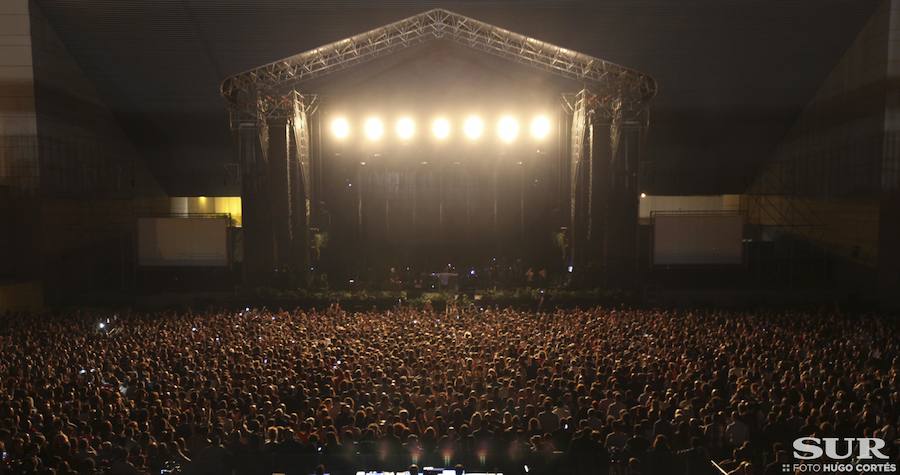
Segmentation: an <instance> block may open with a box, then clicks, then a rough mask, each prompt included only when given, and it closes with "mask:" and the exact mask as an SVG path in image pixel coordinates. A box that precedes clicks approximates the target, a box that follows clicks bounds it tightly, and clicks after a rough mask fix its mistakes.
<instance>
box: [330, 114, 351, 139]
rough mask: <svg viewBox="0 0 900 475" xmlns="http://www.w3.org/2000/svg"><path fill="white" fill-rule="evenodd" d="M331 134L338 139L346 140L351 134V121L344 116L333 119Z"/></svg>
mask: <svg viewBox="0 0 900 475" xmlns="http://www.w3.org/2000/svg"><path fill="white" fill-rule="evenodd" d="M331 134H332V135H334V137H335V138H336V139H338V140H344V139H346V138H347V137H349V136H350V122H347V119H345V118H343V117H338V118H336V119H334V120H332V121H331Z"/></svg>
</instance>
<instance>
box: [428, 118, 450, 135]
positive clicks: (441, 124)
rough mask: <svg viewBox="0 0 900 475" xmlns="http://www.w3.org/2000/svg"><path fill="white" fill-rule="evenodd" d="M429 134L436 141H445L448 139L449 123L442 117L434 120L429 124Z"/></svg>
mask: <svg viewBox="0 0 900 475" xmlns="http://www.w3.org/2000/svg"><path fill="white" fill-rule="evenodd" d="M431 133H432V134H433V135H434V138H436V139H438V140H447V137H450V121H449V120H447V119H445V118H443V117H438V118H437V119H434V122H432V123H431Z"/></svg>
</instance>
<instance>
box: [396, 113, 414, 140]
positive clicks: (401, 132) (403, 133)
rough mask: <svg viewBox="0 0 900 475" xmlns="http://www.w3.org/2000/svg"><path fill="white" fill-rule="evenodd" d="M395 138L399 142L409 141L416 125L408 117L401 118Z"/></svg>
mask: <svg viewBox="0 0 900 475" xmlns="http://www.w3.org/2000/svg"><path fill="white" fill-rule="evenodd" d="M396 132H397V137H400V140H409V139H411V138H413V135H415V134H416V123H415V121H413V120H412V118H410V117H401V118H400V119H399V120H398V121H397V126H396Z"/></svg>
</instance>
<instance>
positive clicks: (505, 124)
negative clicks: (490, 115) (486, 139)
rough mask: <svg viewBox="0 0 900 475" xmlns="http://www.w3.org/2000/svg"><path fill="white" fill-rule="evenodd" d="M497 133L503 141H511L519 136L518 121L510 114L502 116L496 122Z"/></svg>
mask: <svg viewBox="0 0 900 475" xmlns="http://www.w3.org/2000/svg"><path fill="white" fill-rule="evenodd" d="M497 135H498V136H500V140H502V141H503V142H505V143H512V142H513V141H514V140H516V137H518V136H519V122H518V121H516V119H515V118H513V117H511V116H508V115H507V116H503V117H501V118H500V120H499V121H498V122H497Z"/></svg>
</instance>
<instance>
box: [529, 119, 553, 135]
mask: <svg viewBox="0 0 900 475" xmlns="http://www.w3.org/2000/svg"><path fill="white" fill-rule="evenodd" d="M548 135H550V119H549V118H548V117H547V116H545V115H539V116H537V117H535V118H534V119H532V120H531V137H532V138H534V139H535V140H544V139H546V138H547V136H548Z"/></svg>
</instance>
